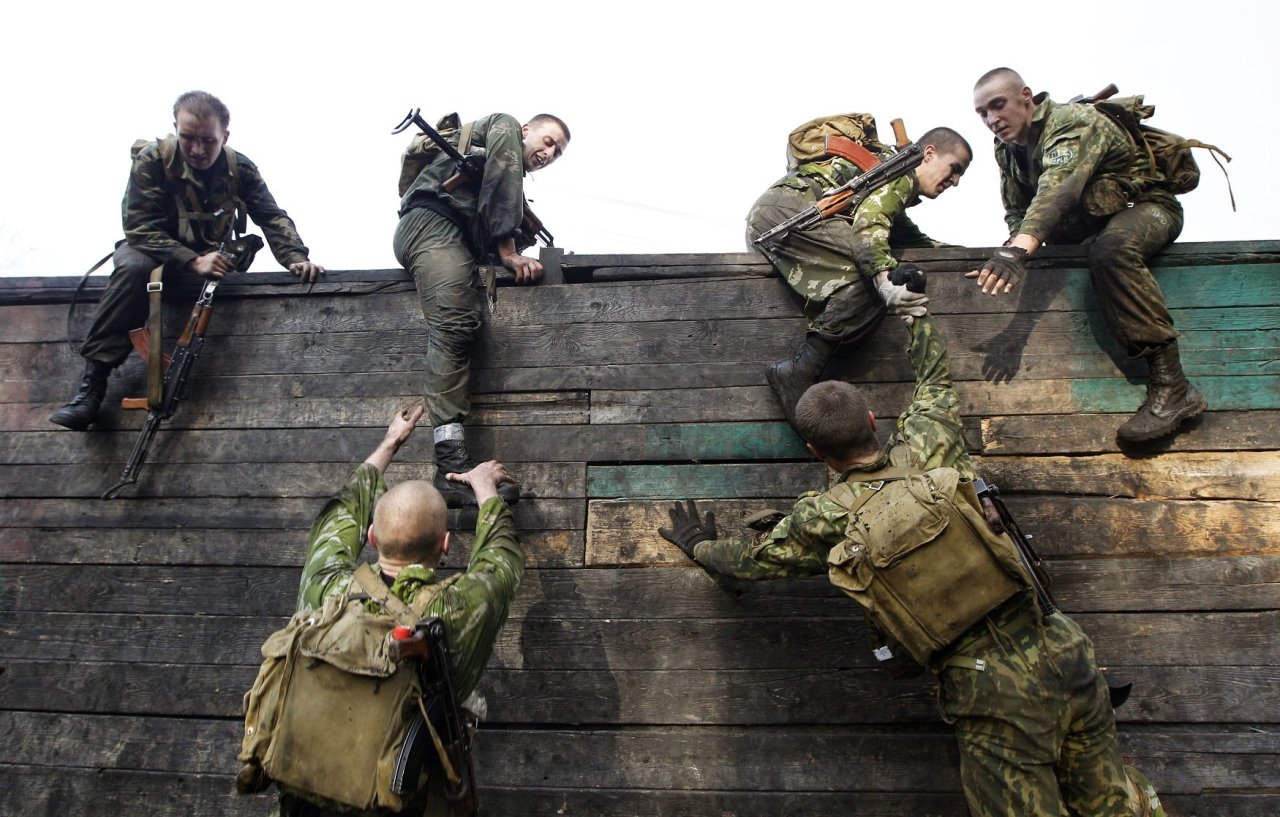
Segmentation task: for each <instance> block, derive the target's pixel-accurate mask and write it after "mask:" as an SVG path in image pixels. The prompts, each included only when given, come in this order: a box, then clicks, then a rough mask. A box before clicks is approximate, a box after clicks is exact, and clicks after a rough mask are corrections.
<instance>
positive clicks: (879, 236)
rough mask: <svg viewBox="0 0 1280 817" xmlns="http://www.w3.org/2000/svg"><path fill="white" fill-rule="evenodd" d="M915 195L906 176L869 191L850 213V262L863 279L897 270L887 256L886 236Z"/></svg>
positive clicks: (913, 180) (895, 262)
mask: <svg viewBox="0 0 1280 817" xmlns="http://www.w3.org/2000/svg"><path fill="white" fill-rule="evenodd" d="M914 192H915V177H914V176H912V175H911V174H907V175H906V176H903V177H902V178H900V179H895V180H894V181H892V182H890V183H889V184H886V185H885V186H884V187H879V188H876V189H875V190H873V191H871V193H870V195H868V196H867V197H866V198H865V199H863V200H862V203H861V204H859V205H858V206H857V208H856V209H855V210H854V211H853V216H852V219H851V221H852V228H853V238H852V241H851V242H850V244H851V246H852V248H853V260H854V262H855V263H856V264H857V265H858V270H859V271H860V272H862V274H863V275H868V276H870V275H875V274H876V273H877V272H879V271H880V270H885V269H893V268H894V267H896V266H898V262H897V261H896V260H894V258H893V256H892V255H891V254H890V252H889V246H890V244H889V234H890V231H891V230H892V229H893V225H894V222H896V221H897V220H898V219H900V218H901V217H902V216H903V214H904V212H905V211H906V209H907V202H908V201H910V200H911V197H912V195H913V194H914Z"/></svg>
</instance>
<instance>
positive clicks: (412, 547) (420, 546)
mask: <svg viewBox="0 0 1280 817" xmlns="http://www.w3.org/2000/svg"><path fill="white" fill-rule="evenodd" d="M448 524H449V518H448V510H447V509H446V508H445V504H444V497H442V496H440V492H439V491H437V490H436V489H435V487H434V486H433V485H432V484H431V483H429V482H424V481H423V480H417V479H415V480H409V481H407V482H402V483H400V484H399V485H396V486H395V487H394V488H392V489H391V490H389V491H387V492H386V493H385V494H383V495H382V498H381V499H379V500H378V504H377V505H375V506H374V508H373V531H374V539H375V540H376V541H377V546H378V552H379V553H381V554H383V555H384V556H389V557H391V558H393V559H396V560H400V561H406V562H415V563H419V564H426V565H430V564H432V563H433V561H434V560H435V559H436V558H437V556H438V555H439V551H440V543H441V541H442V540H443V539H444V535H445V533H446V532H447V531H448V529H449V528H448Z"/></svg>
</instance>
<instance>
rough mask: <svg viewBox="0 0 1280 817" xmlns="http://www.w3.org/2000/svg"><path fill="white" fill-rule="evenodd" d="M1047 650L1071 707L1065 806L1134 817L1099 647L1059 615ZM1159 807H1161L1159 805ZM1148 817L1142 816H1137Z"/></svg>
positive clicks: (1063, 765)
mask: <svg viewBox="0 0 1280 817" xmlns="http://www.w3.org/2000/svg"><path fill="white" fill-rule="evenodd" d="M1045 624H1046V626H1045V639H1044V649H1045V652H1046V654H1047V656H1048V658H1049V661H1050V662H1051V664H1052V666H1053V668H1054V670H1055V676H1054V681H1053V682H1054V684H1055V685H1056V686H1057V687H1058V688H1059V692H1058V695H1059V696H1060V697H1061V698H1062V699H1063V700H1065V701H1067V702H1068V706H1067V708H1066V711H1065V713H1064V722H1065V725H1066V732H1065V735H1064V736H1063V740H1062V753H1061V757H1060V759H1059V761H1058V764H1057V771H1058V781H1059V785H1060V786H1061V789H1062V797H1063V800H1064V801H1066V804H1067V807H1068V809H1069V810H1070V812H1071V813H1072V814H1081V815H1085V814H1087V815H1105V816H1106V817H1128V815H1131V814H1134V813H1135V812H1134V811H1133V808H1132V806H1131V803H1130V787H1129V779H1128V776H1127V775H1126V773H1125V766H1124V761H1123V760H1122V758H1121V756H1120V744H1119V740H1118V739H1117V737H1116V724H1115V716H1114V714H1113V712H1112V709H1111V696H1110V694H1109V692H1108V690H1107V682H1106V679H1105V678H1104V677H1103V675H1102V673H1101V672H1100V671H1099V670H1098V665H1097V662H1096V660H1095V658H1094V654H1093V644H1092V642H1090V641H1089V637H1088V636H1086V635H1085V634H1084V632H1083V631H1082V630H1081V629H1080V627H1079V625H1077V624H1076V623H1075V622H1074V621H1072V620H1071V619H1070V618H1068V617H1067V616H1065V615H1062V614H1057V615H1054V616H1051V617H1050V618H1049V619H1048V620H1047V621H1046V623H1045ZM1157 805H1158V802H1157ZM1137 814H1139V817H1143V813H1142V812H1137Z"/></svg>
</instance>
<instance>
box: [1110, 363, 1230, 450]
mask: <svg viewBox="0 0 1280 817" xmlns="http://www.w3.org/2000/svg"><path fill="white" fill-rule="evenodd" d="M1148 365H1149V366H1150V367H1151V375H1150V379H1149V380H1148V382H1147V399H1146V400H1143V401H1142V405H1141V406H1139V407H1138V410H1137V412H1135V413H1134V415H1133V416H1132V417H1130V418H1129V420H1128V421H1127V422H1126V423H1125V424H1124V425H1122V426H1120V430H1119V431H1117V432H1116V436H1117V437H1119V438H1120V441H1121V442H1129V443H1139V442H1145V441H1147V440H1154V439H1157V438H1159V437H1164V436H1165V435H1167V434H1172V433H1173V432H1175V431H1177V430H1178V426H1180V425H1182V424H1183V423H1184V422H1186V421H1187V420H1190V419H1191V418H1193V417H1198V416H1200V415H1201V414H1203V413H1204V410H1205V409H1207V408H1208V407H1209V402H1208V401H1207V400H1205V399H1204V397H1203V396H1202V395H1201V394H1200V392H1198V391H1196V387H1195V386H1193V385H1191V384H1190V383H1189V382H1187V376H1186V375H1185V374H1183V373H1182V361H1181V359H1179V357H1178V343H1177V341H1173V342H1172V343H1169V344H1167V345H1165V346H1162V347H1160V350H1159V351H1158V352H1156V353H1155V354H1154V355H1152V356H1151V357H1150V358H1149V359H1148Z"/></svg>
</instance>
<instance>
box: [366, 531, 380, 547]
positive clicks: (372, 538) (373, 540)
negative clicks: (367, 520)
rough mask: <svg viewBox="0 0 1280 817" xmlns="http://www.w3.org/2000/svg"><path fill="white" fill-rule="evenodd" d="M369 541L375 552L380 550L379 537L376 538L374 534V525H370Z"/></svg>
mask: <svg viewBox="0 0 1280 817" xmlns="http://www.w3.org/2000/svg"><path fill="white" fill-rule="evenodd" d="M368 539H369V545H370V546H371V547H372V548H373V549H374V550H377V549H378V539H377V537H375V536H374V534H373V525H370V526H369V534H368Z"/></svg>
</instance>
